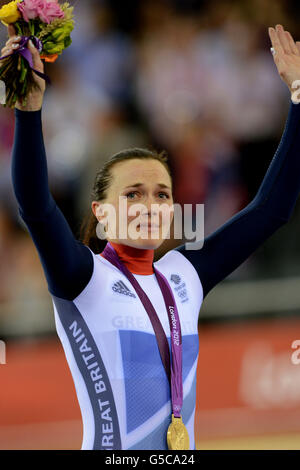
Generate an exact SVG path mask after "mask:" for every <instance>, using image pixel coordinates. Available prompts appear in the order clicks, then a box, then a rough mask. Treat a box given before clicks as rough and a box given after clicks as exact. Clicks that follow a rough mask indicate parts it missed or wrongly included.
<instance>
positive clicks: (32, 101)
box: [15, 96, 43, 111]
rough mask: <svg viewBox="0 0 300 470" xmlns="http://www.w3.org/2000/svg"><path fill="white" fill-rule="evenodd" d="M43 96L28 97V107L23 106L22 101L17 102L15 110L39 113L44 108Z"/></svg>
mask: <svg viewBox="0 0 300 470" xmlns="http://www.w3.org/2000/svg"><path fill="white" fill-rule="evenodd" d="M42 104H43V96H38V97H34V98H33V97H28V98H27V103H26V105H23V104H22V102H21V101H19V100H17V101H16V103H15V108H17V109H19V110H20V111H39V110H40V109H41V108H42Z"/></svg>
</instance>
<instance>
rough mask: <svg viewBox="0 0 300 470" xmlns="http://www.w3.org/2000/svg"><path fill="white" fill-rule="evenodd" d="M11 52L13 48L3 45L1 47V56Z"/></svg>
mask: <svg viewBox="0 0 300 470" xmlns="http://www.w3.org/2000/svg"><path fill="white" fill-rule="evenodd" d="M13 52H14V50H13V49H12V47H3V48H2V49H1V56H3V55H8V54H12V53H13Z"/></svg>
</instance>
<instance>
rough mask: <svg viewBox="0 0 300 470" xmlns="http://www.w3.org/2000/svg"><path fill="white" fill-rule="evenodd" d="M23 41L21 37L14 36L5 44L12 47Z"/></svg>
mask: <svg viewBox="0 0 300 470" xmlns="http://www.w3.org/2000/svg"><path fill="white" fill-rule="evenodd" d="M19 41H21V36H12V37H11V38H10V39H8V40H7V41H6V43H5V45H6V46H8V47H10V46H11V45H12V44H14V43H16V42H19Z"/></svg>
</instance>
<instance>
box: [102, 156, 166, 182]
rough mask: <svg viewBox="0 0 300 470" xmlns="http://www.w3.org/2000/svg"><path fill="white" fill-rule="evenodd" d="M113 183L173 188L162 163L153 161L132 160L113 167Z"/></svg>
mask: <svg viewBox="0 0 300 470" xmlns="http://www.w3.org/2000/svg"><path fill="white" fill-rule="evenodd" d="M111 172H112V175H113V183H114V185H117V186H119V187H120V186H122V187H125V186H129V185H131V184H135V183H143V184H145V185H147V184H149V183H151V184H152V183H153V182H154V183H164V184H166V185H168V186H171V179H170V176H169V173H168V172H167V170H166V168H165V167H164V165H163V164H162V163H160V162H159V161H158V160H153V159H148V160H147V159H130V160H126V161H123V162H119V163H118V164H116V165H114V167H112V171H111Z"/></svg>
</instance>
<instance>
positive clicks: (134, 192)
mask: <svg viewBox="0 0 300 470" xmlns="http://www.w3.org/2000/svg"><path fill="white" fill-rule="evenodd" d="M130 194H137V191H130V193H128V194H126V197H128V196H129V195H130ZM129 199H132V198H131V197H130V198H129Z"/></svg>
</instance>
